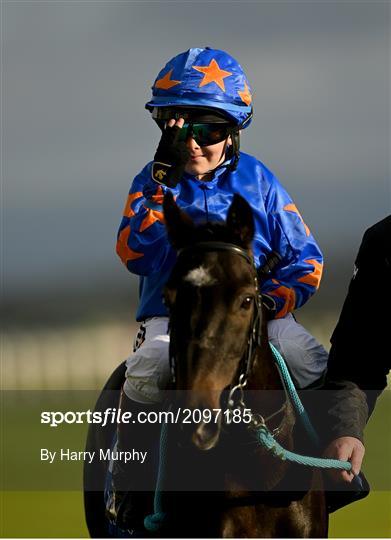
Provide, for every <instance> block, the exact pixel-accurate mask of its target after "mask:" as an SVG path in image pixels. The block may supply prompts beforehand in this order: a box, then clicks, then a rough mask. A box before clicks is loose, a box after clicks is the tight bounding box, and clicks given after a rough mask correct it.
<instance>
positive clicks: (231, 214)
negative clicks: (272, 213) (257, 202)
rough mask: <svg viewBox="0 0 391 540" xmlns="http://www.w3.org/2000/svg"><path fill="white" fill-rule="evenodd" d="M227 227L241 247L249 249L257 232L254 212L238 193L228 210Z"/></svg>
mask: <svg viewBox="0 0 391 540" xmlns="http://www.w3.org/2000/svg"><path fill="white" fill-rule="evenodd" d="M227 226H228V227H229V228H230V229H231V231H232V233H233V235H234V238H235V239H236V240H238V241H239V242H240V244H241V245H243V246H244V247H248V248H249V247H250V246H251V242H252V241H253V238H254V232H255V230H254V217H253V212H252V210H251V206H250V205H249V204H248V202H247V201H246V200H245V199H243V197H242V196H241V195H238V194H237V193H235V195H234V198H233V201H232V204H231V206H230V207H229V210H228V216H227Z"/></svg>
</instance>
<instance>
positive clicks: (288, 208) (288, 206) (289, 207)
mask: <svg viewBox="0 0 391 540" xmlns="http://www.w3.org/2000/svg"><path fill="white" fill-rule="evenodd" d="M283 210H286V211H287V212H294V213H295V214H297V215H298V216H299V218H300V220H301V222H302V223H303V226H304V230H305V234H306V235H307V236H309V235H310V234H311V233H310V230H309V228H308V227H307V225H306V224H305V223H304V219H303V218H302V217H301V214H300V212H299V211H298V209H297V207H296V205H295V204H293V203H291V204H286V205H285V206H284V208H283Z"/></svg>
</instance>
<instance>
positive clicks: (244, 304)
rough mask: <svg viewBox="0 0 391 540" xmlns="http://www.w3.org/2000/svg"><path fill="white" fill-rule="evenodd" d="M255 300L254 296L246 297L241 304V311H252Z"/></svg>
mask: <svg viewBox="0 0 391 540" xmlns="http://www.w3.org/2000/svg"><path fill="white" fill-rule="evenodd" d="M253 300H254V299H253V297H252V296H246V297H245V298H244V299H243V301H242V303H241V306H240V309H250V307H251V306H252V305H253Z"/></svg>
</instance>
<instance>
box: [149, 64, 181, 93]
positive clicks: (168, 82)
mask: <svg viewBox="0 0 391 540" xmlns="http://www.w3.org/2000/svg"><path fill="white" fill-rule="evenodd" d="M173 71H174V68H172V69H171V70H170V71H168V72H167V73H166V74H165V75H164V77H162V78H161V79H159V80H157V81H156V82H155V88H160V89H161V90H169V89H170V88H172V87H173V86H176V85H177V84H181V82H182V81H174V80H173V79H171V73H172V72H173Z"/></svg>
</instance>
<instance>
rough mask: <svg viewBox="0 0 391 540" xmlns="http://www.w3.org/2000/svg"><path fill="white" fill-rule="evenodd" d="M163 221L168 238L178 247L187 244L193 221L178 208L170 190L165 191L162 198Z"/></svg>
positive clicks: (190, 235) (191, 233)
mask: <svg viewBox="0 0 391 540" xmlns="http://www.w3.org/2000/svg"><path fill="white" fill-rule="evenodd" d="M163 212H164V221H165V223H166V229H167V234H168V239H169V240H170V242H171V244H172V245H173V246H174V247H175V248H176V249H179V248H181V247H183V246H186V245H188V244H189V241H190V239H191V238H192V236H193V231H194V223H193V221H192V219H191V218H190V217H189V216H188V215H187V214H185V213H184V212H182V210H180V209H179V207H178V205H177V204H176V202H175V201H174V197H173V195H172V193H171V191H167V193H166V194H165V195H164V199H163Z"/></svg>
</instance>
